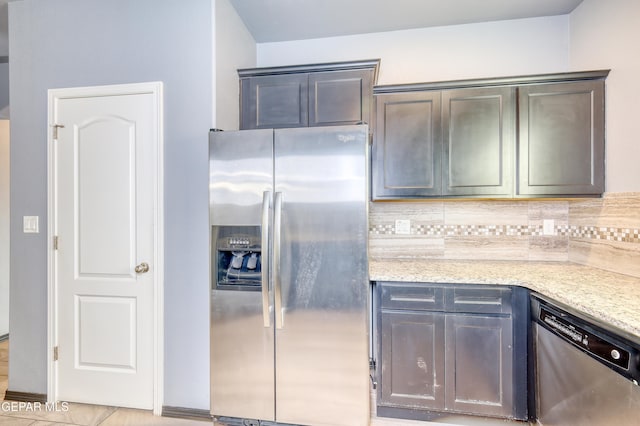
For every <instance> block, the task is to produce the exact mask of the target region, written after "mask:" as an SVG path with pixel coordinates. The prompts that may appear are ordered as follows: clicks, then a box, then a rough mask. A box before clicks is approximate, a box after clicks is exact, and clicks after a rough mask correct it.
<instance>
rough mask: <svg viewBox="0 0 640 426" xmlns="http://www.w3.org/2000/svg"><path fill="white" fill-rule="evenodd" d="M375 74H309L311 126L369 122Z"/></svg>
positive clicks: (354, 71) (337, 72)
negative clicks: (373, 76) (373, 75)
mask: <svg viewBox="0 0 640 426" xmlns="http://www.w3.org/2000/svg"><path fill="white" fill-rule="evenodd" d="M372 84H373V83H372V71H371V70H353V71H329V72H318V73H312V74H309V126H338V125H347V124H359V123H369V122H370V121H371V120H370V115H371V97H372V91H373V86H372Z"/></svg>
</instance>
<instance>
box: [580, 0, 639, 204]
mask: <svg viewBox="0 0 640 426" xmlns="http://www.w3.org/2000/svg"><path fill="white" fill-rule="evenodd" d="M569 26H570V31H569V34H570V40H571V42H570V48H569V64H570V68H571V69H572V70H582V69H611V73H610V74H609V77H608V78H607V82H606V109H607V111H606V128H607V142H606V143H607V148H606V161H607V176H606V186H607V192H634V191H640V167H638V159H639V158H640V136H639V133H638V127H637V126H638V100H639V99H640V54H639V53H638V49H639V42H640V2H639V1H638V0H608V1H602V0H584V1H583V2H582V4H581V5H580V6H578V7H577V8H576V9H575V10H574V11H573V12H572V13H571V15H570V16H569Z"/></svg>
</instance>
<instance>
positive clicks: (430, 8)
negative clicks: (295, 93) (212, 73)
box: [229, 0, 582, 43]
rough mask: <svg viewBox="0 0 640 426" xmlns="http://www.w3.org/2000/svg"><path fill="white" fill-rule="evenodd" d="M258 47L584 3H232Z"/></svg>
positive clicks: (539, 12) (560, 10)
mask: <svg viewBox="0 0 640 426" xmlns="http://www.w3.org/2000/svg"><path fill="white" fill-rule="evenodd" d="M229 1H230V3H231V4H232V5H233V7H234V8H235V9H236V11H237V12H238V14H239V15H240V18H241V19H242V20H243V21H244V23H245V25H246V26H247V28H248V29H249V31H250V32H251V34H252V35H253V38H254V39H255V41H256V42H257V43H266V42H276V41H290V40H303V39H310V38H323V37H334V36H343V35H351V34H365V33H372V32H385V31H395V30H406V29H411V28H424V27H435V26H443V25H459V24H469V23H477V22H490V21H500V20H506V19H521V18H533V17H540V16H554V15H564V14H567V13H570V12H571V11H572V10H573V9H575V8H576V7H577V6H578V5H579V4H580V3H582V0H229Z"/></svg>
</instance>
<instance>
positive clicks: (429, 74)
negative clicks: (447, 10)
mask: <svg viewBox="0 0 640 426" xmlns="http://www.w3.org/2000/svg"><path fill="white" fill-rule="evenodd" d="M568 22H569V21H568V16H567V15H563V16H555V17H547V18H532V19H518V20H511V21H500V22H488V23H480V24H467V25H455V26H447V27H435V28H423V29H414V30H405V31H392V32H385V33H372V34H361V35H354V36H345V37H333V38H324V39H314V40H301V41H292V42H279V43H261V44H258V66H261V67H262V66H275V65H289V64H304V63H317V62H331V61H343V60H352V59H373V58H380V59H382V61H381V65H380V76H379V79H378V84H396V83H413V82H428V81H442V80H457V79H465V78H481V77H499V76H513V75H522V74H537V73H548V72H563V71H566V70H567V69H568V57H567V49H568Z"/></svg>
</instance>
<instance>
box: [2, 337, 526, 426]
mask: <svg viewBox="0 0 640 426" xmlns="http://www.w3.org/2000/svg"><path fill="white" fill-rule="evenodd" d="M8 359H9V341H8V340H5V341H3V342H0V426H76V425H80V426H98V425H99V426H206V425H211V424H212V422H211V421H207V420H196V419H175V418H169V417H158V416H154V415H153V414H152V413H151V412H150V411H144V410H133V409H129V408H117V407H107V406H101V405H87V404H74V403H68V405H66V403H65V404H59V405H58V407H57V408H58V409H57V411H56V410H49V411H47V409H46V406H44V405H42V406H40V407H37V406H36V404H32V405H31V406H27V407H23V408H22V409H19V407H18V406H17V403H15V402H13V403H12V402H10V401H5V400H4V394H5V392H6V390H7V381H8V380H7V374H8ZM38 408H39V409H38ZM429 425H433V426H435V425H448V426H452V425H465V426H507V425H526V423H520V422H509V421H503V420H497V419H493V420H489V419H483V418H478V419H475V418H464V419H461V418H460V417H452V418H449V419H442V420H439V421H438V422H437V423H429V422H417V421H411V420H396V419H388V418H378V417H375V415H374V416H373V417H372V419H371V426H429Z"/></svg>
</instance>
